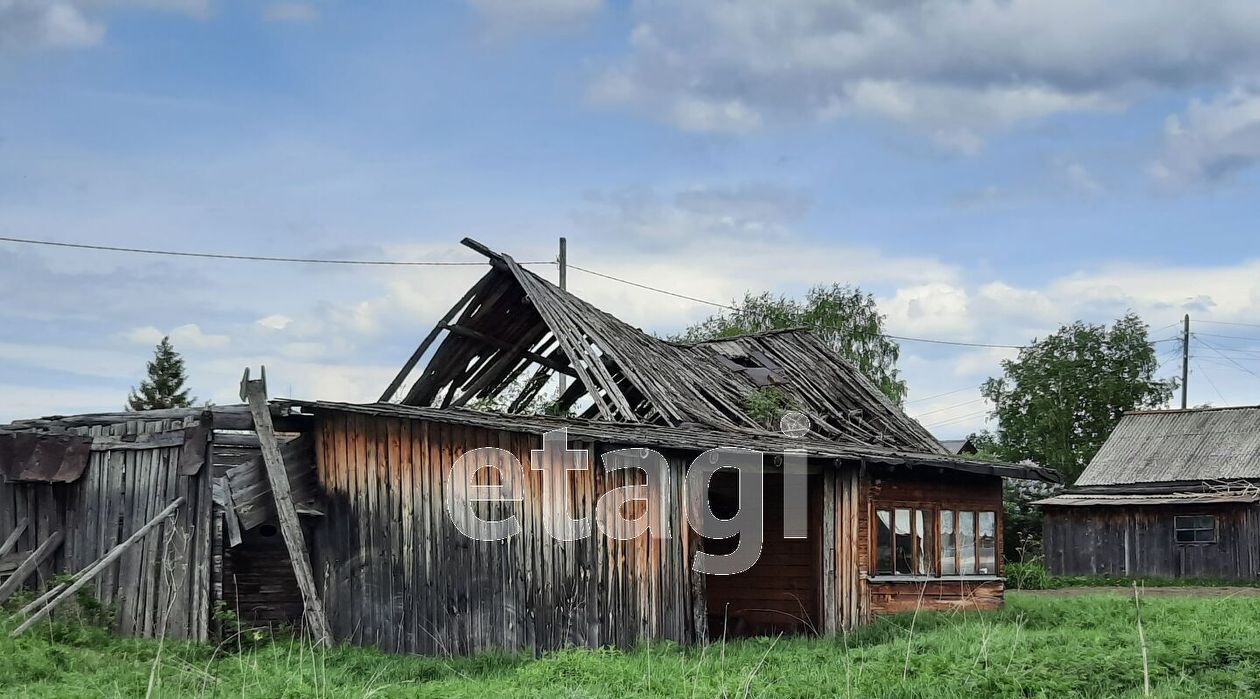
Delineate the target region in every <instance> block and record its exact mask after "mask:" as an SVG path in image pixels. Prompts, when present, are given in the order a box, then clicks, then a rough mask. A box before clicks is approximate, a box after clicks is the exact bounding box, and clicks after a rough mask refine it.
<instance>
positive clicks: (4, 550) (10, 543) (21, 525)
mask: <svg viewBox="0 0 1260 699" xmlns="http://www.w3.org/2000/svg"><path fill="white" fill-rule="evenodd" d="M30 523H31V520H29V519H27V518H25V517H23V518H22V519H20V520H18V523H17V526H16V527H14V528H13V532H12V533H10V534H9V538H7V539H5V540H4V543H3V544H0V558H3V557H4V556H7V555H9V552H10V551H12V550H13V548H14V547H15V546H17V542H18V539H19V538H20V537H21V536H22V534H23V533H24V532H25V531H26V525H28V524H30Z"/></svg>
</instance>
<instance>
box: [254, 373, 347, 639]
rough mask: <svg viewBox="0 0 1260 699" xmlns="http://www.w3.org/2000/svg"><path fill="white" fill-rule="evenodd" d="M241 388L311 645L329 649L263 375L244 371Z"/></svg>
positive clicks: (264, 375)
mask: <svg viewBox="0 0 1260 699" xmlns="http://www.w3.org/2000/svg"><path fill="white" fill-rule="evenodd" d="M241 384H242V385H241V399H242V400H246V401H248V403H249V407H250V412H251V413H253V416H254V431H255V432H256V433H258V439H259V441H260V443H261V446H262V453H263V460H264V461H265V462H266V465H267V475H268V477H269V479H270V481H271V492H272V494H273V495H274V496H275V500H276V515H277V518H278V519H279V522H280V532H281V534H282V535H283V536H284V542H285V545H286V547H287V548H288V550H289V558H290V560H291V562H292V564H293V572H294V574H295V575H296V576H297V581H298V587H299V588H301V590H302V597H303V601H304V603H305V605H306V617H307V622H308V624H309V625H310V628H311V631H312V633H313V636H314V640H315V642H316V643H317V644H319V645H321V646H324V647H330V646H331V645H332V632H331V630H329V628H328V620H327V618H326V617H325V616H324V608H323V603H322V601H321V600H320V598H319V593H318V591H317V590H316V588H315V579H314V575H313V574H312V572H311V564H310V558H309V555H308V553H307V549H306V541H305V538H304V537H303V534H302V524H301V522H300V521H299V520H298V514H297V508H296V507H295V506H294V503H293V498H292V495H291V493H290V489H289V476H288V473H287V471H286V470H285V467H284V459H283V457H282V456H281V455H280V445H279V444H278V443H277V441H276V432H275V427H274V425H273V423H272V421H271V411H270V409H269V408H268V406H267V388H266V374H265V373H264V374H263V378H262V379H260V380H256V381H250V380H249V371H248V370H246V372H245V377H244V378H243V379H242V381H241Z"/></svg>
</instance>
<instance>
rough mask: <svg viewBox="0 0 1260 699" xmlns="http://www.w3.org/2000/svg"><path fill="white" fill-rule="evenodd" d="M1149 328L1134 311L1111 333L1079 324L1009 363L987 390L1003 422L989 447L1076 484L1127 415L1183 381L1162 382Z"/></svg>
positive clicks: (1159, 400)
mask: <svg viewBox="0 0 1260 699" xmlns="http://www.w3.org/2000/svg"><path fill="white" fill-rule="evenodd" d="M1147 332H1148V327H1147V325H1146V323H1144V322H1142V319H1141V318H1139V317H1138V316H1137V315H1136V314H1133V313H1129V314H1126V315H1125V316H1124V317H1123V318H1120V319H1119V320H1117V321H1116V322H1115V323H1114V324H1113V325H1112V326H1111V327H1110V328H1108V327H1106V326H1105V325H1092V324H1087V323H1083V322H1080V321H1077V322H1075V323H1073V324H1071V325H1066V326H1063V327H1061V328H1059V330H1058V332H1056V333H1054V334H1053V335H1050V336H1049V337H1047V338H1045V339H1044V340H1040V341H1036V342H1034V343H1033V344H1032V345H1029V346H1028V347H1025V348H1024V349H1022V350H1020V352H1019V356H1018V357H1017V358H1015V359H1008V360H1006V361H1004V362H1002V372H1003V375H1002V377H1001V378H990V379H989V380H987V381H985V382H984V384H983V385H982V386H981V387H980V392H981V394H982V395H984V397H985V398H987V399H989V401H990V402H992V403H993V405H994V409H993V411H992V413H991V415H992V417H994V418H995V419H996V420H997V421H998V428H997V431H996V433H995V434H994V435H992V438H991V439H989V438H987V437H981V441H982V443H983V444H984V448H985V449H991V450H993V451H994V452H995V453H996V455H997V456H998V457H1000V458H1001V459H1003V460H1005V461H1012V462H1016V461H1022V460H1024V459H1029V460H1031V461H1033V462H1035V463H1037V464H1041V465H1043V466H1049V467H1051V468H1056V469H1058V470H1059V471H1060V472H1061V473H1062V474H1063V476H1064V478H1066V479H1067V481H1068V482H1069V483H1070V482H1072V481H1074V480H1076V477H1077V476H1079V475H1080V473H1081V471H1082V470H1084V468H1085V465H1086V464H1088V463H1089V460H1090V459H1092V458H1093V457H1094V454H1096V453H1097V452H1098V449H1099V447H1101V446H1102V443H1103V442H1104V441H1105V440H1106V439H1107V437H1108V436H1109V435H1110V434H1111V431H1112V430H1113V429H1115V427H1116V423H1118V422H1119V421H1120V417H1121V416H1122V415H1124V413H1125V412H1126V411H1129V410H1138V409H1144V408H1156V407H1160V406H1162V405H1165V404H1166V403H1167V402H1168V400H1169V398H1171V397H1172V392H1173V389H1175V388H1176V386H1177V382H1176V380H1175V379H1157V378H1155V372H1156V370H1157V369H1158V364H1159V363H1158V361H1157V360H1156V358H1155V346H1154V345H1152V344H1151V342H1150V339H1149V337H1148V335H1147Z"/></svg>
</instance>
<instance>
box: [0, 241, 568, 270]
mask: <svg viewBox="0 0 1260 699" xmlns="http://www.w3.org/2000/svg"><path fill="white" fill-rule="evenodd" d="M0 241H3V242H6V243H20V244H22V245H44V246H48V247H54V248H73V249H76V250H97V251H104V252H125V253H131V254H136V255H163V256H166V257H195V258H200V259H209V260H236V261H247V262H288V263H297V264H316V265H370V266H376V267H480V266H483V265H485V264H486V263H485V262H450V261H437V260H341V259H321V258H312V257H267V256H264V255H226V254H219V253H211V252H183V251H178V250H152V249H147V248H126V247H119V246H115V245H90V244H88V243H66V242H62V241H56V240H34V239H29V238H10V237H7V236H0ZM520 264H523V265H550V264H555V263H554V262H521V263H520Z"/></svg>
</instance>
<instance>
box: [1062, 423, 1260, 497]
mask: <svg viewBox="0 0 1260 699" xmlns="http://www.w3.org/2000/svg"><path fill="white" fill-rule="evenodd" d="M1252 479H1260V406H1256V407H1244V408H1202V409H1194V410H1163V411H1145V412H1134V413H1129V414H1127V415H1125V416H1124V417H1122V418H1121V419H1120V424H1118V425H1117V426H1116V429H1115V431H1114V432H1112V433H1111V436H1110V437H1108V438H1107V441H1106V442H1105V443H1104V444H1103V446H1102V448H1101V449H1099V450H1098V454H1097V455H1095V456H1094V458H1093V460H1092V461H1090V463H1089V466H1087V467H1086V468H1085V471H1084V473H1082V474H1081V476H1080V478H1079V479H1077V481H1076V484H1075V485H1076V486H1110V485H1131V484H1138V483H1171V482H1192V481H1227V480H1252Z"/></svg>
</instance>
